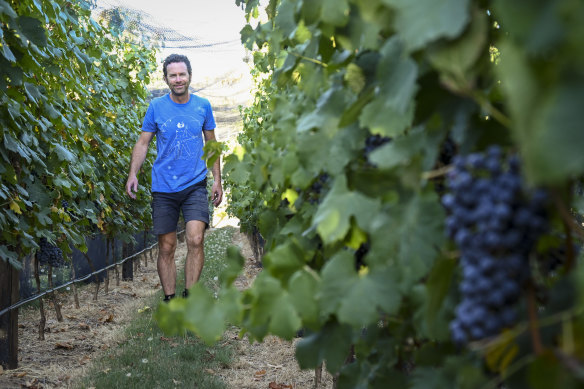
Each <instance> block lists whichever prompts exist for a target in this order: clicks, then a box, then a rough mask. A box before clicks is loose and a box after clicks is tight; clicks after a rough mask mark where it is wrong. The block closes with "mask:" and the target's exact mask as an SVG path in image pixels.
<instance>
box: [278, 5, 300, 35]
mask: <svg viewBox="0 0 584 389" xmlns="http://www.w3.org/2000/svg"><path fill="white" fill-rule="evenodd" d="M294 7H295V4H294V3H293V2H288V1H283V2H281V3H280V4H278V10H277V13H276V19H275V22H276V24H277V25H278V29H279V30H280V31H281V32H282V34H283V35H284V36H285V37H292V35H293V34H294V30H295V29H296V22H295V21H294Z"/></svg>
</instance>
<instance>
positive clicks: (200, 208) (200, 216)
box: [152, 179, 209, 235]
mask: <svg viewBox="0 0 584 389" xmlns="http://www.w3.org/2000/svg"><path fill="white" fill-rule="evenodd" d="M181 211H182V214H183V218H184V219H185V223H186V222H189V221H191V220H200V221H202V222H204V223H205V228H209V200H208V194H207V180H206V179H205V180H203V181H201V182H198V183H196V184H194V185H191V186H189V187H188V188H186V189H183V190H182V191H180V192H176V193H163V192H152V222H153V224H154V234H156V235H160V234H166V233H169V232H173V231H176V230H177V225H178V218H179V214H180V212H181Z"/></svg>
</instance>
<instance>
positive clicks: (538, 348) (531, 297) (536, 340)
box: [527, 283, 543, 356]
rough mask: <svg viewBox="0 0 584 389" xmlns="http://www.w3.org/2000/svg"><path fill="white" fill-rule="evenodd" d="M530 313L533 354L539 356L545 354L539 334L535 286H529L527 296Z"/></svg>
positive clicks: (531, 284)
mask: <svg viewBox="0 0 584 389" xmlns="http://www.w3.org/2000/svg"><path fill="white" fill-rule="evenodd" d="M527 304H528V313H529V331H530V332H531V342H532V343H533V352H534V353H535V355H537V356H539V355H541V354H542V353H543V345H542V342H541V334H540V333H539V324H538V317H537V301H536V299H535V286H534V285H533V283H530V284H529V287H528V295H527Z"/></svg>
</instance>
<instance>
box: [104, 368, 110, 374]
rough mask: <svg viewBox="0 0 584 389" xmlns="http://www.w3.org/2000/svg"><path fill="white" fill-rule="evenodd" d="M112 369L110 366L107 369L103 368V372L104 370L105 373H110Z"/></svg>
mask: <svg viewBox="0 0 584 389" xmlns="http://www.w3.org/2000/svg"><path fill="white" fill-rule="evenodd" d="M110 370H111V369H110V368H109V367H108V368H107V369H105V370H102V372H103V373H105V374H107V373H109V372H110Z"/></svg>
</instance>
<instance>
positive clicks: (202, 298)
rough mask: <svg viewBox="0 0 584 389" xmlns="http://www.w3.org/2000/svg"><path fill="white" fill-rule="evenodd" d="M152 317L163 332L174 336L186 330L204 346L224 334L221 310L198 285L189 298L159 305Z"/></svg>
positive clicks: (190, 291)
mask: <svg viewBox="0 0 584 389" xmlns="http://www.w3.org/2000/svg"><path fill="white" fill-rule="evenodd" d="M154 317H155V319H156V321H157V322H158V325H159V326H160V328H161V329H162V330H163V331H164V332H165V333H167V334H170V335H175V334H180V333H181V332H182V331H183V330H184V329H187V330H189V331H192V332H194V333H195V334H197V335H199V336H200V337H201V339H203V340H204V341H205V342H206V343H207V344H212V343H214V342H216V341H217V340H219V339H220V338H221V335H222V334H223V332H224V331H225V316H224V314H223V311H222V310H221V308H220V306H219V304H217V303H216V299H215V298H214V297H213V296H212V295H211V293H210V292H209V291H208V290H207V289H206V288H205V287H204V286H203V285H202V284H201V283H196V284H194V285H193V286H192V287H191V288H190V289H189V297H188V298H186V299H172V300H170V301H169V302H168V303H162V304H160V306H159V307H158V310H157V311H156V313H155V315H154Z"/></svg>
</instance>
